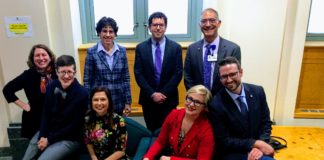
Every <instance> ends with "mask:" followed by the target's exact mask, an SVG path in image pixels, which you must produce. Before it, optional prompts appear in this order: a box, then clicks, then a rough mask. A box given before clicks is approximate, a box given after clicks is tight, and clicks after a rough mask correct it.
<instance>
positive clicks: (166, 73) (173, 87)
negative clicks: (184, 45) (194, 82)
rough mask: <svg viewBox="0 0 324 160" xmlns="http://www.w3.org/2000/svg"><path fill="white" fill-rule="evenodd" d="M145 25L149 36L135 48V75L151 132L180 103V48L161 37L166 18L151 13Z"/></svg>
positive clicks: (157, 127)
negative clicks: (147, 24) (149, 33)
mask: <svg viewBox="0 0 324 160" xmlns="http://www.w3.org/2000/svg"><path fill="white" fill-rule="evenodd" d="M148 23H149V26H148V29H149V30H150V32H151V33H152V35H151V37H150V38H149V39H147V40H145V41H144V42H142V43H140V44H138V45H137V46H136V49H135V64H134V74H135V79H136V82H137V84H138V86H139V87H140V95H139V104H141V105H142V108H143V116H144V120H145V123H146V126H147V128H148V129H149V130H151V131H152V132H154V131H155V130H157V129H159V128H160V127H161V126H162V124H163V121H164V119H165V118H166V117H167V115H168V114H169V113H170V112H171V110H172V109H175V108H176V107H177V105H178V104H179V95H178V85H179V83H180V81H181V79H182V69H183V67H182V49H181V46H180V45H179V44H178V43H176V42H174V41H172V40H170V39H169V38H167V37H166V36H165V35H164V34H165V32H166V29H167V25H168V19H167V17H166V15H165V14H164V13H162V12H154V13H152V14H151V15H150V17H149V19H148Z"/></svg>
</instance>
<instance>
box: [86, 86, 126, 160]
mask: <svg viewBox="0 0 324 160" xmlns="http://www.w3.org/2000/svg"><path fill="white" fill-rule="evenodd" d="M90 99H91V104H90V106H91V110H90V112H89V114H88V116H86V123H85V132H84V134H85V139H84V142H85V143H86V144H87V148H88V151H89V154H90V156H91V159H92V160H101V159H126V158H127V155H126V154H125V150H126V140H127V131H126V124H125V121H124V119H123V118H122V117H121V116H119V115H117V114H116V113H114V112H113V111H114V108H113V102H112V98H111V94H110V92H109V91H108V89H106V88H105V87H95V88H94V89H93V90H92V92H91V94H90Z"/></svg>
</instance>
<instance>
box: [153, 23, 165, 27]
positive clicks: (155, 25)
mask: <svg viewBox="0 0 324 160" xmlns="http://www.w3.org/2000/svg"><path fill="white" fill-rule="evenodd" d="M151 27H153V28H158V27H160V28H165V27H166V25H165V24H161V23H152V24H151Z"/></svg>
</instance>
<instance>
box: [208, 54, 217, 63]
mask: <svg viewBox="0 0 324 160" xmlns="http://www.w3.org/2000/svg"><path fill="white" fill-rule="evenodd" d="M207 61H209V62H216V61H217V54H212V55H208V57H207Z"/></svg>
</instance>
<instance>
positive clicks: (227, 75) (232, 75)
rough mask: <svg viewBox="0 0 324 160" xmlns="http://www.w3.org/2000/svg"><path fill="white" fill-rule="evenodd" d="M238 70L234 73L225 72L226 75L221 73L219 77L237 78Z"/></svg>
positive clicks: (221, 78)
mask: <svg viewBox="0 0 324 160" xmlns="http://www.w3.org/2000/svg"><path fill="white" fill-rule="evenodd" d="M238 73H239V72H238V71H237V72H233V73H229V74H224V75H219V79H220V80H227V79H228V77H230V78H231V79H233V78H236V77H237V75H238Z"/></svg>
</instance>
